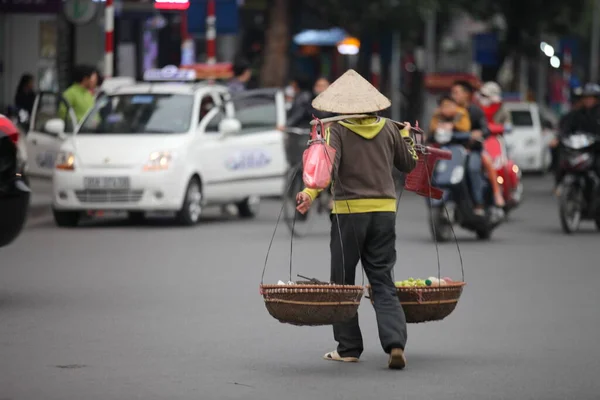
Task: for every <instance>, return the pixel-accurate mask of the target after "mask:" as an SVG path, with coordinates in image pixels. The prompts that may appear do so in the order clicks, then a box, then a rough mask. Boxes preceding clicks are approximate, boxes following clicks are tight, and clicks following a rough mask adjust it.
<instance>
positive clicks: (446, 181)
mask: <svg viewBox="0 0 600 400" xmlns="http://www.w3.org/2000/svg"><path fill="white" fill-rule="evenodd" d="M470 138H471V134H470V133H468V132H455V133H452V132H451V131H441V130H438V131H437V132H435V134H434V137H433V139H434V143H433V144H432V145H433V146H435V147H438V148H441V149H444V150H449V151H450V152H452V159H451V160H440V161H438V162H437V165H436V167H435V171H434V173H433V177H432V182H433V185H434V186H435V187H438V188H440V189H442V190H443V191H444V194H443V196H442V198H441V199H440V200H436V199H431V203H430V204H431V207H432V208H431V221H430V222H431V223H430V228H431V233H432V236H433V238H434V239H435V240H438V241H441V242H443V241H448V240H450V239H451V238H452V225H453V224H458V225H460V226H461V227H463V228H465V229H467V230H470V231H472V232H475V233H476V235H477V237H478V238H479V239H489V238H490V237H491V235H492V232H493V230H494V229H495V228H496V227H497V226H498V225H499V224H500V223H501V222H502V220H503V217H504V212H503V211H502V210H501V209H499V208H497V207H496V206H495V205H494V195H493V193H492V189H491V186H490V184H489V183H488V182H487V180H486V181H485V182H486V183H485V189H484V190H485V196H484V198H485V214H484V215H483V216H480V215H477V214H475V213H474V204H473V200H472V197H471V188H470V184H469V181H468V178H467V174H466V173H465V172H466V170H467V167H468V163H469V157H470V155H469V152H468V150H467V149H466V148H465V144H466V143H467V142H468V141H469V140H470ZM428 201H429V200H428Z"/></svg>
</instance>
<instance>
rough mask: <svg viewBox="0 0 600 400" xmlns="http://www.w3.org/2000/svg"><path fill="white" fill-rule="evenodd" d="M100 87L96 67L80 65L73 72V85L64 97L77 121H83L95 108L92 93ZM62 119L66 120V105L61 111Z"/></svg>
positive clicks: (62, 106)
mask: <svg viewBox="0 0 600 400" xmlns="http://www.w3.org/2000/svg"><path fill="white" fill-rule="evenodd" d="M97 85H98V74H97V72H96V69H95V68H94V67H90V66H87V65H79V66H77V67H75V69H74V70H73V84H72V85H71V86H69V88H68V89H67V90H65V92H64V93H63V97H64V98H65V100H66V101H67V102H68V103H69V105H70V106H71V108H72V109H73V111H74V112H75V116H76V117H77V121H78V122H79V121H81V120H82V119H83V117H84V116H85V114H86V113H87V112H88V111H89V110H90V109H91V108H92V107H93V106H94V95H93V94H92V91H93V90H94V89H95V88H96V86H97ZM59 115H60V117H61V118H63V119H64V118H65V117H66V115H67V110H66V108H65V107H64V105H61V107H60V109H59Z"/></svg>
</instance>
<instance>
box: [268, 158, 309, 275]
mask: <svg viewBox="0 0 600 400" xmlns="http://www.w3.org/2000/svg"><path fill="white" fill-rule="evenodd" d="M298 172H299V170H298V169H297V170H296V171H295V172H294V173H293V176H292V179H290V183H289V184H288V186H287V188H286V190H285V193H288V192H289V190H290V188H291V186H292V184H293V183H294V179H295V178H296V175H298ZM282 203H283V205H282V206H281V210H279V215H278V216H277V222H275V229H273V235H272V236H271V241H270V242H269V247H268V248H267V255H266V256H265V265H264V266H263V270H262V275H261V278H260V284H261V285H262V284H263V283H264V280H265V271H266V270H267V263H268V261H269V253H270V252H271V247H272V246H273V241H274V240H275V234H276V233H277V227H278V226H279V222H280V221H281V215H282V214H283V210H284V208H285V201H283V202H282ZM294 215H295V214H294ZM292 235H293V232H292Z"/></svg>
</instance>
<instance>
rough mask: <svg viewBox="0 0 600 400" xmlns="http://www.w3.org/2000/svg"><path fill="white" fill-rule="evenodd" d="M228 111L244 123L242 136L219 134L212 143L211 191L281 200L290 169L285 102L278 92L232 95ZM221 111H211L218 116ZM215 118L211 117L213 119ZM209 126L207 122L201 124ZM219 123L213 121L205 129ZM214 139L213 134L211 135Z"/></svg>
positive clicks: (240, 132)
mask: <svg viewBox="0 0 600 400" xmlns="http://www.w3.org/2000/svg"><path fill="white" fill-rule="evenodd" d="M227 97H228V98H227V99H226V100H225V102H226V104H225V107H224V109H225V110H228V112H227V114H228V116H229V112H230V111H232V112H233V117H234V118H235V119H236V120H238V121H239V122H240V125H241V129H240V130H239V132H235V133H231V134H223V133H222V132H220V131H219V132H215V134H216V135H217V136H216V137H215V140H214V141H213V142H212V143H211V146H210V147H209V148H208V149H210V150H209V151H210V156H209V157H210V159H212V160H214V162H211V163H208V165H207V169H208V170H209V174H208V175H209V176H210V179H209V180H208V181H207V182H205V183H206V185H207V186H208V187H207V190H208V191H210V193H211V194H212V196H214V197H216V198H220V197H223V198H229V197H234V196H235V195H236V194H239V193H244V195H256V196H279V195H281V193H282V192H283V186H284V179H285V174H286V172H287V169H288V163H287V158H286V155H285V147H284V139H285V136H284V135H285V133H283V132H281V131H279V130H277V127H278V126H285V117H286V115H285V114H286V110H285V100H284V96H283V92H281V91H280V90H278V89H258V90H249V91H245V92H242V93H239V94H236V95H232V96H227ZM218 112H220V111H216V110H215V111H211V113H215V116H214V117H215V118H216V117H218V115H217V114H216V113H218ZM210 117H211V114H210V113H209V115H207V118H210ZM201 125H205V124H201ZM210 125H214V126H216V125H217V124H216V123H215V124H212V123H208V124H207V125H206V126H205V129H206V131H207V134H208V131H209V129H208V127H209V126H210ZM209 135H210V134H209Z"/></svg>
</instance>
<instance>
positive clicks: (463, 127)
mask: <svg viewBox="0 0 600 400" xmlns="http://www.w3.org/2000/svg"><path fill="white" fill-rule="evenodd" d="M438 106H439V107H438V109H437V110H436V111H435V113H434V114H433V117H431V122H430V123H429V134H430V137H433V135H434V134H435V132H436V130H438V129H442V130H445V131H453V132H469V131H470V130H471V121H470V120H469V113H468V112H467V110H465V109H464V108H462V107H459V106H458V104H456V101H454V99H453V98H452V97H451V96H448V95H444V96H442V97H441V98H440V100H439V101H438ZM426 140H428V138H426Z"/></svg>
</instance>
